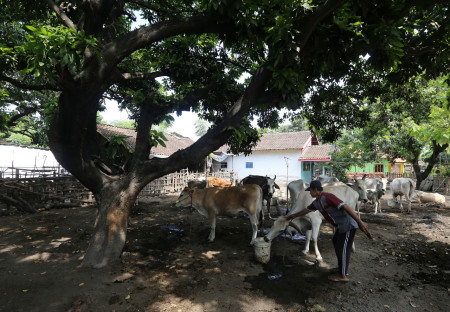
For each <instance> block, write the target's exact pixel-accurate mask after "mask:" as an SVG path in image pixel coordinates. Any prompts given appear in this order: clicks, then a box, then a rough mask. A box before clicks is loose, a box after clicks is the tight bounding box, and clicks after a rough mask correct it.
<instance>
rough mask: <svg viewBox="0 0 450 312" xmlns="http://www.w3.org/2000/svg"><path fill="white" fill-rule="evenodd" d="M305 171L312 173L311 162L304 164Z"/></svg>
mask: <svg viewBox="0 0 450 312" xmlns="http://www.w3.org/2000/svg"><path fill="white" fill-rule="evenodd" d="M303 171H311V164H310V163H309V162H304V163H303Z"/></svg>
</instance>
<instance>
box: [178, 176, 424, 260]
mask: <svg viewBox="0 0 450 312" xmlns="http://www.w3.org/2000/svg"><path fill="white" fill-rule="evenodd" d="M275 179H276V176H275V177H274V178H270V177H268V176H265V177H264V176H257V175H250V176H248V177H246V178H244V179H242V180H241V181H240V182H237V181H236V183H233V182H230V181H228V180H226V179H223V178H213V177H209V178H208V179H207V180H204V181H199V180H195V181H194V180H192V181H189V182H188V186H187V187H186V188H185V189H184V190H183V191H182V192H181V194H180V196H179V197H178V199H177V201H176V206H177V207H191V209H192V208H193V209H196V210H197V211H198V212H199V213H200V214H202V215H203V216H205V217H207V218H208V219H209V223H210V234H209V237H208V241H210V242H213V241H214V239H215V230H216V217H217V216H235V215H236V214H237V213H239V212H245V213H246V214H247V215H248V217H249V219H250V223H251V226H252V238H251V240H250V245H253V244H254V243H255V240H256V238H257V236H258V225H259V226H260V228H261V236H264V240H265V241H267V242H270V241H272V240H273V239H274V238H275V237H277V236H278V235H280V234H281V233H283V232H285V231H286V232H288V233H290V234H291V235H293V233H294V232H295V231H298V232H300V233H305V236H306V243H305V248H304V250H303V251H302V253H303V254H307V253H308V252H309V244H310V241H311V239H312V241H313V245H314V252H315V255H316V260H317V261H319V262H320V261H322V256H321V254H320V252H319V249H318V247H317V239H318V235H319V231H320V226H321V224H322V221H323V216H322V214H321V213H320V212H319V211H315V212H312V213H309V214H306V215H305V216H302V217H298V218H295V219H293V220H292V221H288V220H287V218H286V217H287V216H289V215H291V214H294V213H296V212H298V211H300V210H303V209H306V207H307V206H308V205H309V204H310V203H312V201H313V198H312V197H311V195H310V194H309V192H306V191H305V190H306V188H307V187H308V186H309V182H307V181H304V180H295V181H292V182H290V183H289V184H288V185H287V193H288V195H289V202H288V206H287V210H286V213H285V215H283V213H282V211H281V210H280V209H279V206H278V205H277V210H278V211H277V212H278V218H276V219H274V220H275V221H274V222H273V226H272V227H271V229H270V230H269V232H268V233H267V234H265V235H264V233H263V222H264V213H265V211H264V210H265V209H264V208H266V213H267V214H268V216H269V218H270V206H271V203H272V202H273V196H274V194H275V189H280V187H279V186H278V185H277V184H276V183H275ZM317 179H318V180H320V181H321V183H322V186H323V189H324V191H325V192H329V193H332V194H334V195H336V196H337V197H338V198H340V199H341V200H343V201H344V202H345V203H347V204H348V205H349V206H350V207H351V208H352V209H353V210H355V211H357V213H358V214H359V207H360V205H361V203H364V204H365V203H366V202H368V201H371V202H372V204H373V205H374V207H375V208H374V213H375V214H376V213H378V212H380V213H381V205H380V198H381V197H382V196H383V195H384V194H385V192H386V188H387V179H384V178H366V176H364V177H362V178H361V179H353V181H352V182H349V183H343V182H341V181H339V180H338V179H337V178H335V177H327V176H319V177H317ZM233 184H236V185H234V186H233ZM415 188H416V185H415V183H414V181H413V180H411V179H409V178H397V179H394V180H393V181H392V182H391V184H390V189H391V193H392V197H393V202H399V204H400V211H401V212H403V205H402V197H403V196H404V197H405V199H406V201H407V203H408V209H407V212H408V213H409V212H410V211H411V199H412V198H413V193H414V191H415ZM397 199H399V200H397ZM264 201H265V203H266V204H265V205H264ZM353 248H355V247H354V246H353Z"/></svg>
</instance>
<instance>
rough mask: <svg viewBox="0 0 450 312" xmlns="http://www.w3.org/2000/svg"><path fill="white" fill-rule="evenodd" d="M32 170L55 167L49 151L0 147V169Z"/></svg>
mask: <svg viewBox="0 0 450 312" xmlns="http://www.w3.org/2000/svg"><path fill="white" fill-rule="evenodd" d="M13 166H14V167H15V168H34V167H38V168H40V167H44V166H45V167H57V166H58V162H57V161H56V159H55V156H53V153H52V152H51V151H50V150H45V149H39V148H29V147H22V146H14V145H0V167H13Z"/></svg>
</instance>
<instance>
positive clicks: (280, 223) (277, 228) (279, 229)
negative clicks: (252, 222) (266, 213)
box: [264, 216, 289, 242]
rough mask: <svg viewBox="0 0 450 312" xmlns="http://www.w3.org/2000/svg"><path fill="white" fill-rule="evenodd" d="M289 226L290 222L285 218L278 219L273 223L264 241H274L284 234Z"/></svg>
mask: <svg viewBox="0 0 450 312" xmlns="http://www.w3.org/2000/svg"><path fill="white" fill-rule="evenodd" d="M288 225H289V221H288V220H287V219H286V217H285V216H281V217H279V218H277V219H276V220H275V221H274V222H273V226H272V227H271V228H270V231H269V233H267V234H266V235H265V236H264V240H265V241H266V242H270V241H272V240H273V239H274V238H275V237H277V236H278V235H280V234H281V233H283V232H284V230H285V229H286V228H287V227H288Z"/></svg>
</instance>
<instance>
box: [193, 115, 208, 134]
mask: <svg viewBox="0 0 450 312" xmlns="http://www.w3.org/2000/svg"><path fill="white" fill-rule="evenodd" d="M194 127H195V135H197V136H199V137H201V136H203V135H204V134H206V132H207V131H208V128H209V124H208V122H207V121H206V120H203V119H197V120H196V121H195V123H194Z"/></svg>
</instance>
